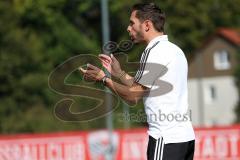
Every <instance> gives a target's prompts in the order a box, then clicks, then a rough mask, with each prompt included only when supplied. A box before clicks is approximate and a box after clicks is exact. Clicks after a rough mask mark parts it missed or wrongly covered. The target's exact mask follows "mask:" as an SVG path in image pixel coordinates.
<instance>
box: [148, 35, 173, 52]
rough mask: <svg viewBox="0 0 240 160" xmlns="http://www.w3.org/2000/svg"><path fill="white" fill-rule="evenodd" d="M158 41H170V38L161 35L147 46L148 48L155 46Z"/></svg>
mask: <svg viewBox="0 0 240 160" xmlns="http://www.w3.org/2000/svg"><path fill="white" fill-rule="evenodd" d="M157 41H168V36H167V35H161V36H157V37H155V38H153V39H152V40H151V41H150V42H149V43H148V45H147V47H146V49H147V48H150V47H151V46H153V45H154V44H155V43H156V42H157Z"/></svg>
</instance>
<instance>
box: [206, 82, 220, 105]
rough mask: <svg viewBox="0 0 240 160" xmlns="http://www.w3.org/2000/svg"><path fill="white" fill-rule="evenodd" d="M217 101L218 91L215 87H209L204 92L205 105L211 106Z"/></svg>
mask: <svg viewBox="0 0 240 160" xmlns="http://www.w3.org/2000/svg"><path fill="white" fill-rule="evenodd" d="M216 99H217V91H216V87H215V86H214V85H208V86H206V88H205V92H204V101H205V104H211V103H213V102H214V101H215V100H216Z"/></svg>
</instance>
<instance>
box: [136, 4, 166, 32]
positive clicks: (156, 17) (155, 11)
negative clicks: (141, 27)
mask: <svg viewBox="0 0 240 160" xmlns="http://www.w3.org/2000/svg"><path fill="white" fill-rule="evenodd" d="M135 10H136V11H137V12H136V17H137V18H138V19H139V20H140V22H143V21H145V20H151V21H152V23H153V26H154V28H155V29H156V30H157V31H159V32H163V31H164V24H165V18H166V16H165V13H164V12H162V10H161V9H160V8H159V7H158V6H157V5H156V4H154V3H138V4H135V5H133V7H132V10H131V12H133V11H135Z"/></svg>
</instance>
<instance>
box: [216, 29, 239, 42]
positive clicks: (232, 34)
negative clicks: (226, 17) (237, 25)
mask: <svg viewBox="0 0 240 160" xmlns="http://www.w3.org/2000/svg"><path fill="white" fill-rule="evenodd" d="M216 34H217V35H219V36H222V37H223V38H225V39H226V40H228V41H230V42H231V43H233V44H235V45H237V46H240V29H231V28H219V29H218V30H217V32H216Z"/></svg>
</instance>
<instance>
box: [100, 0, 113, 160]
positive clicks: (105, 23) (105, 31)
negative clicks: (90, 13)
mask: <svg viewBox="0 0 240 160" xmlns="http://www.w3.org/2000/svg"><path fill="white" fill-rule="evenodd" d="M101 15H102V18H101V19H102V37H103V46H104V45H105V44H106V43H107V42H109V40H110V32H109V16H108V0H101ZM104 52H105V54H108V55H109V54H110V53H108V52H107V51H104ZM106 74H108V76H111V75H110V74H109V73H108V72H106ZM106 91H109V89H107V88H106ZM106 95H107V94H106ZM105 100H106V102H107V103H106V104H107V106H106V108H107V110H108V111H110V110H111V108H112V99H111V97H109V96H106V97H105ZM106 125H107V129H108V133H109V142H110V150H109V155H106V156H107V157H106V158H107V160H113V159H114V158H113V118H112V114H108V115H107V118H106Z"/></svg>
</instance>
